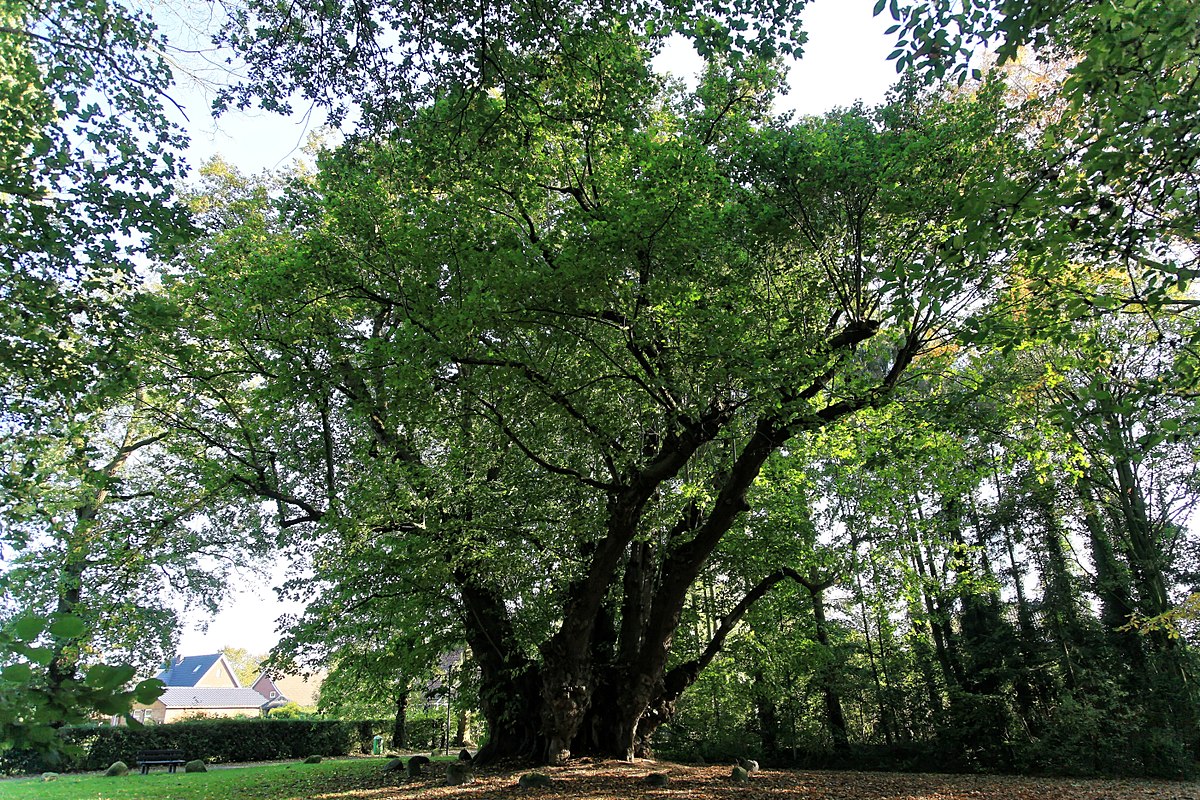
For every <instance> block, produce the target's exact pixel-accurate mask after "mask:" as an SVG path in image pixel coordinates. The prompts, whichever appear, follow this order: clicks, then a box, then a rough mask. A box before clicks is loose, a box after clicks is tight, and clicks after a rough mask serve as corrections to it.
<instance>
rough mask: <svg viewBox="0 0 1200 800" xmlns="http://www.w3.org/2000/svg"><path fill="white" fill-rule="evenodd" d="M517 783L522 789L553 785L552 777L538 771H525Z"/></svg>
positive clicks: (542, 787)
mask: <svg viewBox="0 0 1200 800" xmlns="http://www.w3.org/2000/svg"><path fill="white" fill-rule="evenodd" d="M517 785H518V786H520V787H521V788H522V789H544V788H545V787H547V786H553V785H554V779H553V778H551V777H550V776H549V775H543V774H542V773H540V772H527V773H525V774H524V775H522V776H521V777H520V779H519V780H518V781H517Z"/></svg>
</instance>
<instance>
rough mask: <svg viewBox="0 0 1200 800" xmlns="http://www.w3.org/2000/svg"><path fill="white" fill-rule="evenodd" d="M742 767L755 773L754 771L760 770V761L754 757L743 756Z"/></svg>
mask: <svg viewBox="0 0 1200 800" xmlns="http://www.w3.org/2000/svg"><path fill="white" fill-rule="evenodd" d="M742 769H744V770H746V772H748V773H750V774H751V775H753V774H754V773H756V772H758V762H757V761H755V760H754V759H752V758H743V759H742Z"/></svg>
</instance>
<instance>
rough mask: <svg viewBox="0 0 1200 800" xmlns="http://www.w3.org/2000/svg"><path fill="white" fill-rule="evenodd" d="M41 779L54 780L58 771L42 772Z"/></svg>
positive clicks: (56, 778)
mask: <svg viewBox="0 0 1200 800" xmlns="http://www.w3.org/2000/svg"><path fill="white" fill-rule="evenodd" d="M42 780H44V781H56V780H58V773H57V772H43V773H42Z"/></svg>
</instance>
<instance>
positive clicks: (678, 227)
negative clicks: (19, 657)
mask: <svg viewBox="0 0 1200 800" xmlns="http://www.w3.org/2000/svg"><path fill="white" fill-rule="evenodd" d="M653 45H654V41H653V39H651V38H650V37H648V36H646V35H644V34H643V33H639V32H637V31H632V30H630V29H629V28H628V27H627V26H625V25H623V24H622V23H621V22H620V21H619V20H616V19H612V20H611V21H606V22H605V24H596V25H592V26H591V27H590V28H585V30H584V31H582V32H578V33H570V34H566V33H561V32H560V33H558V34H557V35H555V36H551V37H549V38H546V39H544V40H543V39H537V40H536V41H532V42H530V43H529V44H528V46H527V47H519V46H515V45H514V46H510V47H503V46H501V45H500V44H498V43H496V42H491V43H490V44H489V49H488V50H487V52H484V53H482V54H481V58H483V59H484V60H485V62H486V64H485V65H484V67H483V68H482V72H481V73H479V74H474V75H473V76H467V77H471V78H473V80H474V82H473V83H466V82H460V83H458V84H452V85H450V86H447V87H442V88H441V89H440V90H439V93H438V94H437V96H436V97H434V98H431V99H430V100H429V102H426V103H423V104H421V105H420V106H419V107H417V108H415V109H411V113H409V114H408V115H407V118H406V119H405V120H404V123H405V124H403V125H395V126H392V127H386V128H383V129H380V128H378V127H377V128H374V129H372V130H371V131H370V132H369V133H368V134H364V135H361V136H359V137H357V138H355V139H354V140H353V141H351V142H350V143H348V144H347V145H345V146H344V147H342V148H340V149H339V150H338V151H336V152H332V153H328V154H326V155H325V156H324V157H323V158H322V160H321V162H320V165H319V170H318V171H317V173H316V174H315V175H313V176H306V175H298V176H294V177H293V178H292V179H291V180H289V181H286V182H284V183H283V184H282V185H281V186H278V187H276V188H275V189H274V190H270V187H264V186H256V185H254V184H252V183H249V182H246V181H244V180H243V179H241V178H239V177H237V176H234V175H230V174H229V173H228V171H227V170H226V171H222V170H220V169H217V170H214V171H213V181H212V183H211V184H210V186H209V189H208V192H207V194H204V195H201V196H199V197H198V198H197V208H198V209H199V210H200V211H202V212H203V213H204V214H205V215H207V216H206V218H207V220H208V224H209V226H210V229H211V231H212V234H211V235H210V236H209V237H208V238H207V239H206V240H204V241H203V242H202V243H201V244H200V246H199V247H197V248H196V249H194V250H193V251H191V252H190V253H188V254H185V257H184V258H183V259H182V260H181V274H180V281H179V283H178V285H177V286H175V287H174V291H175V292H176V293H177V296H178V297H179V298H180V299H181V301H182V302H184V304H185V305H186V306H189V307H191V308H193V309H194V310H195V313H194V315H188V316H187V317H185V319H184V320H183V323H184V327H183V328H182V329H181V336H183V337H184V342H183V344H181V345H180V347H179V348H178V352H179V353H180V360H179V369H180V380H181V381H192V382H194V385H195V386H196V394H197V395H198V396H202V397H205V398H208V400H207V402H205V403H204V404H202V405H201V406H198V407H197V408H196V409H195V410H194V412H193V416H191V417H181V418H180V420H179V422H180V424H182V425H188V426H190V427H191V428H192V429H193V430H195V431H196V432H197V433H199V434H200V435H204V436H208V437H209V439H210V443H211V447H212V448H213V452H216V453H220V458H221V459H222V460H223V461H224V463H225V464H227V465H229V467H230V468H231V469H232V470H233V472H234V475H235V477H234V480H236V481H238V482H240V483H241V484H243V485H244V486H246V487H247V488H248V489H251V490H253V491H256V492H258V493H260V494H261V495H262V496H265V497H270V498H272V499H273V500H275V501H277V503H278V505H279V508H280V519H281V523H282V524H283V525H284V527H285V528H289V529H293V530H295V531H298V532H300V533H301V536H300V540H301V541H304V542H305V544H306V549H310V548H311V547H330V548H333V549H335V550H337V551H339V552H343V553H345V552H349V553H353V552H355V551H361V548H370V549H371V552H372V553H374V554H375V555H373V556H372V558H373V559H377V560H378V562H379V563H381V564H385V565H386V568H382V569H381V571H380V572H379V574H378V577H377V579H376V580H374V581H372V582H370V583H369V584H367V583H365V582H360V583H358V584H357V585H355V586H354V587H352V588H353V589H354V591H355V592H357V594H358V599H361V601H362V602H361V603H360V602H359V601H358V599H354V600H348V601H347V602H351V603H353V604H354V608H355V610H356V612H357V613H365V612H364V609H365V608H368V607H369V604H370V602H371V600H372V599H373V598H377V599H379V600H380V601H381V602H386V600H387V598H389V597H394V596H395V595H396V594H397V593H402V592H404V591H405V588H404V587H405V586H406V585H411V586H412V587H413V590H419V591H428V590H427V589H426V588H421V589H418V588H417V587H425V586H427V585H428V583H429V582H430V581H431V580H434V581H436V580H438V579H439V578H440V580H441V581H443V585H445V586H447V587H448V588H449V591H448V592H446V593H445V594H446V599H447V600H448V602H449V603H450V604H451V606H450V607H452V608H454V609H455V611H456V613H457V614H458V615H459V617H460V619H461V624H462V626H463V630H464V632H465V636H466V639H467V641H468V642H469V644H470V647H471V650H472V653H473V656H474V659H475V661H476V662H477V663H478V665H479V667H480V670H481V672H482V684H481V687H480V698H481V705H482V708H483V711H484V714H485V716H486V718H487V722H488V727H489V732H490V739H489V744H488V747H487V748H486V750H485V754H484V755H485V756H487V755H503V754H520V755H527V756H532V757H536V758H547V759H550V760H552V761H559V760H562V759H564V758H567V757H568V756H570V755H571V754H584V753H596V754H604V755H609V756H617V757H622V758H630V757H633V756H635V755H636V754H638V753H641V752H644V751H645V750H646V748H647V745H648V740H649V737H650V735H651V734H652V733H653V731H654V730H655V728H656V727H657V726H658V725H660V724H661V723H662V722H663V721H664V720H666V719H668V718H669V716H670V715H671V713H672V709H673V706H674V703H675V701H676V700H677V699H678V697H679V696H680V694H681V692H682V691H683V690H684V689H685V688H686V687H687V686H688V685H689V684H691V683H692V682H693V681H694V680H695V679H696V677H697V675H698V673H699V671H700V669H702V668H703V666H704V665H705V664H706V663H708V661H709V660H711V658H712V654H713V653H714V652H715V651H716V650H717V649H718V648H719V647H720V646H721V643H722V641H723V640H724V638H725V637H726V635H727V634H728V632H729V630H730V629H731V628H732V626H733V625H735V624H736V622H737V620H738V617H739V616H740V615H741V614H743V613H745V610H746V609H747V608H748V607H749V604H750V601H752V600H753V599H754V598H756V597H760V596H762V594H763V593H764V592H765V591H766V590H767V589H768V588H769V587H770V586H771V585H773V584H775V583H777V582H778V581H780V580H782V579H783V578H784V576H785V575H788V574H789V573H788V570H787V569H785V568H788V567H790V566H791V565H789V564H778V565H775V567H774V569H772V570H769V571H767V572H766V573H765V574H763V575H762V576H760V577H761V583H760V584H759V585H758V586H756V587H754V588H753V589H752V590H751V592H750V596H749V597H748V598H747V600H746V602H744V603H739V604H738V605H737V606H736V608H735V609H734V610H733V612H731V613H730V614H729V615H728V616H727V617H726V618H725V619H724V620H723V623H722V624H721V625H720V626H719V628H718V630H717V631H716V632H715V635H714V638H713V640H712V641H711V642H710V643H708V644H707V645H706V647H705V648H704V649H703V650H702V651H700V652H696V653H693V654H690V655H687V656H686V657H680V654H676V655H675V656H674V657H673V656H672V651H671V643H672V640H673V637H674V635H675V633H676V628H677V626H678V624H679V622H680V615H681V612H682V609H683V608H684V605H685V601H686V600H687V598H688V595H689V592H690V591H691V590H692V587H693V584H694V583H695V581H696V580H697V577H698V576H699V575H700V574H701V571H702V570H703V568H704V567H705V565H706V563H707V562H708V560H709V559H710V557H711V556H712V554H713V553H714V551H715V549H716V548H717V546H718V545H719V543H720V542H721V541H722V538H723V537H724V536H725V535H726V533H728V532H729V531H730V530H731V529H732V528H734V527H735V526H737V525H741V524H743V523H744V522H745V512H746V511H747V510H748V508H749V506H748V504H747V492H748V490H749V489H750V487H751V486H752V484H754V482H755V479H756V477H757V476H758V474H759V472H760V469H761V468H762V467H763V465H764V463H765V462H766V460H767V459H768V458H769V457H770V456H771V455H772V454H774V453H777V452H779V451H780V450H781V448H784V447H786V445H787V443H788V442H789V441H790V440H793V439H795V438H796V437H799V436H804V435H806V434H807V433H809V432H812V431H816V430H818V429H821V428H823V427H825V426H827V425H829V424H831V423H834V422H836V421H838V420H840V419H842V418H844V417H847V416H848V415H852V414H854V413H855V412H856V411H858V410H860V409H863V408H865V407H868V406H874V405H879V404H883V403H886V402H888V401H889V398H890V397H891V396H892V395H893V394H894V393H895V392H896V391H897V390H898V388H899V387H901V385H902V382H903V381H904V380H905V376H906V375H908V374H910V373H911V372H912V371H913V369H914V367H919V364H920V362H921V359H922V357H923V354H924V353H926V352H927V351H929V350H931V349H935V348H936V349H940V348H944V347H945V346H946V345H948V344H949V343H951V342H952V341H953V339H954V337H955V336H956V335H957V332H958V331H959V330H960V328H961V327H962V326H963V325H964V324H965V323H966V322H967V321H968V320H969V319H971V318H977V317H979V316H980V315H984V314H987V313H988V310H989V308H991V305H992V303H993V302H994V301H995V299H996V297H997V295H998V294H999V292H1000V290H1001V288H1002V287H1003V284H1004V280H1005V271H1006V269H1007V268H1008V265H1007V264H1006V263H1005V261H1004V260H1003V259H1000V258H996V257H993V256H991V255H990V254H989V253H990V249H989V243H988V242H985V241H981V240H979V239H978V238H975V239H972V240H970V241H968V240H967V239H966V238H965V237H964V233H965V232H967V231H971V230H974V231H978V230H980V229H981V228H982V226H981V222H983V221H984V220H986V219H989V218H992V217H995V216H999V215H1003V213H1004V207H1005V204H1006V203H1008V202H1010V198H1009V197H1008V196H1007V195H1008V193H1009V192H1010V191H1011V186H1012V182H1011V181H1012V176H1015V175H1019V165H1017V164H1016V163H1015V162H1014V159H1015V158H1016V157H1017V155H1019V148H1017V146H1016V145H1015V143H1014V142H1015V139H1013V138H1012V137H1010V136H1009V135H1007V134H1006V133H1005V131H1004V130H1002V129H1001V125H1000V123H999V122H998V119H999V117H998V115H997V96H998V95H997V93H996V92H994V91H991V90H986V91H980V92H978V93H962V94H959V95H951V94H938V93H921V92H917V91H907V92H903V93H900V94H898V95H897V97H896V98H895V99H894V101H893V102H892V103H891V104H890V105H889V106H887V107H886V108H884V109H882V110H879V111H877V112H868V111H865V110H862V109H858V108H855V109H849V110H845V111H841V112H837V113H834V114H831V115H830V116H829V117H827V118H825V119H806V120H802V121H799V122H795V123H791V122H788V121H786V120H776V119H773V118H772V117H771V115H770V113H769V109H770V105H771V102H772V97H773V92H774V89H775V84H776V82H777V78H776V73H775V71H774V69H773V68H772V67H771V66H770V65H769V64H764V63H762V62H760V61H758V60H756V59H754V58H750V57H744V58H743V57H730V58H724V59H721V58H714V59H713V61H712V64H711V66H710V68H709V69H708V71H707V73H706V74H705V75H704V76H703V79H702V80H701V82H700V84H699V86H698V88H696V89H695V90H694V91H688V90H685V89H684V88H682V87H679V86H676V85H673V84H671V83H669V82H667V81H665V80H664V79H662V78H661V77H660V76H657V75H656V74H654V73H653V72H652V70H651V69H650V66H649V61H650V57H651V55H652V52H653ZM462 81H466V77H463V78H462ZM317 577H318V580H319V582H320V583H319V584H318V585H317V587H316V588H318V589H320V588H321V587H333V586H334V585H335V584H336V583H337V581H338V576H337V575H334V574H330V573H328V572H325V573H322V572H321V571H318V573H317ZM341 591H344V587H343V589H341ZM396 622H397V623H398V621H396ZM381 624H387V623H386V622H384V621H382V620H381Z"/></svg>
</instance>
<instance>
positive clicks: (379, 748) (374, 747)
mask: <svg viewBox="0 0 1200 800" xmlns="http://www.w3.org/2000/svg"><path fill="white" fill-rule="evenodd" d="M371 753H372V754H373V755H377V756H381V755H383V737H382V736H376V737H375V738H374V739H372V740H371Z"/></svg>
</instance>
